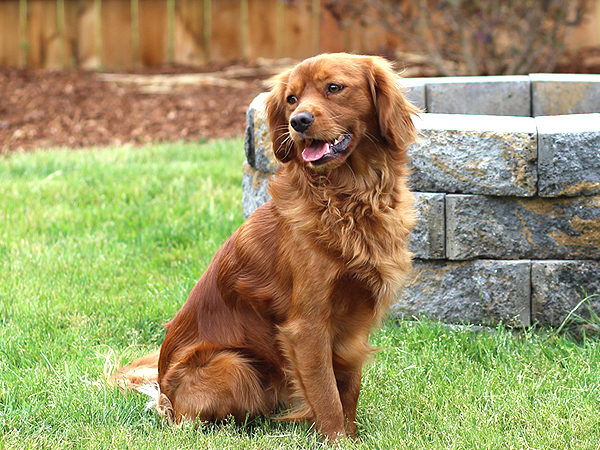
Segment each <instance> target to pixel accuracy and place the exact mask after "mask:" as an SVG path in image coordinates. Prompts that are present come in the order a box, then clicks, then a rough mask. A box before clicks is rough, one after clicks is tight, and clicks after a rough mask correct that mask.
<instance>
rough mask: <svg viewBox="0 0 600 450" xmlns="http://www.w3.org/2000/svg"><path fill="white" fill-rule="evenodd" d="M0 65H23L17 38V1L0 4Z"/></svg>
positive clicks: (19, 32)
mask: <svg viewBox="0 0 600 450" xmlns="http://www.w3.org/2000/svg"><path fill="white" fill-rule="evenodd" d="M0 30H2V31H1V32H0V64H1V65H14V66H20V65H22V64H24V63H25V61H23V58H22V57H21V45H20V43H19V40H20V39H19V37H20V36H21V29H20V27H19V0H9V1H3V2H0Z"/></svg>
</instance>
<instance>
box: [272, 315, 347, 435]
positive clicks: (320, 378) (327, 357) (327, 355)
mask: <svg viewBox="0 0 600 450" xmlns="http://www.w3.org/2000/svg"><path fill="white" fill-rule="evenodd" d="M328 328H329V327H328V326H327V324H326V323H322V322H321V321H319V320H317V319H315V320H309V319H302V320H293V321H290V322H288V323H287V324H286V325H284V326H283V327H281V328H280V330H281V332H282V337H283V339H282V342H283V343H284V345H285V346H286V347H287V348H286V350H287V354H288V356H289V358H290V363H291V366H292V369H293V371H294V374H295V376H296V381H297V384H298V387H299V388H300V389H301V390H302V393H303V394H304V398H305V400H306V402H307V403H308V406H309V407H310V408H311V409H312V411H313V413H314V421H315V423H316V425H317V428H318V429H319V430H320V432H321V434H323V436H325V437H326V438H327V439H328V440H329V441H334V440H336V439H338V438H340V437H344V436H346V432H345V430H344V413H343V408H342V402H341V400H340V394H339V391H338V387H337V383H336V379H335V374H334V371H333V364H332V345H331V336H330V335H329V331H328Z"/></svg>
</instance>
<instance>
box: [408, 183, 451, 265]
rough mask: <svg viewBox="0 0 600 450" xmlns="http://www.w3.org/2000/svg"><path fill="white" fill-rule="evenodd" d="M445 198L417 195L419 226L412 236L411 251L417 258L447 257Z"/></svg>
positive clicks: (416, 207)
mask: <svg viewBox="0 0 600 450" xmlns="http://www.w3.org/2000/svg"><path fill="white" fill-rule="evenodd" d="M445 196H446V195H445V194H439V193H430V192H416V193H415V213H416V216H417V224H416V226H415V228H414V230H413V232H412V233H411V235H410V242H409V249H410V251H411V252H413V254H414V256H415V257H416V258H420V259H442V258H445V256H446V249H445V246H446V231H445V229H446V221H445V199H444V198H445Z"/></svg>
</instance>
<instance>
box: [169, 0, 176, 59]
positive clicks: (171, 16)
mask: <svg viewBox="0 0 600 450" xmlns="http://www.w3.org/2000/svg"><path fill="white" fill-rule="evenodd" d="M167 21H168V23H167V33H168V36H167V59H168V61H169V64H172V63H173V61H175V0H167Z"/></svg>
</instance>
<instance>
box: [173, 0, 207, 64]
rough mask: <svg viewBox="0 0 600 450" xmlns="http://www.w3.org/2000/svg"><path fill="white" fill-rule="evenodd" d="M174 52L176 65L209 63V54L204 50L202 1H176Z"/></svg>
mask: <svg viewBox="0 0 600 450" xmlns="http://www.w3.org/2000/svg"><path fill="white" fill-rule="evenodd" d="M174 50H175V54H174V61H175V62H176V63H179V64H191V65H200V64H204V63H205V62H206V61H207V59H208V58H207V53H206V52H205V50H204V3H203V2H202V1H198V0H177V1H176V3H175V49H174Z"/></svg>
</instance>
